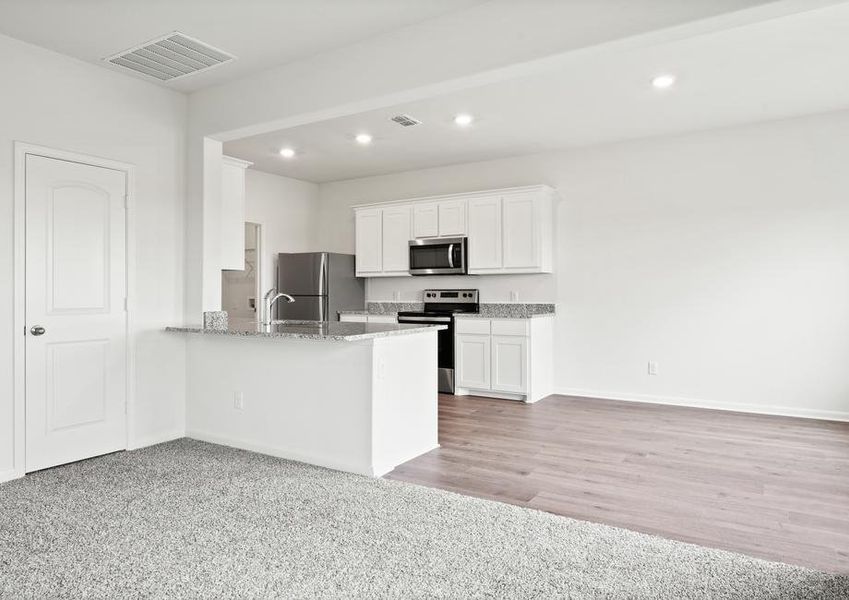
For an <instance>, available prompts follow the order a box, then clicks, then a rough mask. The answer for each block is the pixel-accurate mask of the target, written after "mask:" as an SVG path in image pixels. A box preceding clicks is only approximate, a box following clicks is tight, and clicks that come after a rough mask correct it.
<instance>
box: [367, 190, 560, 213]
mask: <svg viewBox="0 0 849 600" xmlns="http://www.w3.org/2000/svg"><path fill="white" fill-rule="evenodd" d="M517 192H545V193H548V194H551V195H554V194H556V193H557V190H556V189H554V188H553V187H551V186H549V185H545V184H538V185H523V186H519V187H508V188H494V189H490V190H475V191H472V192H459V193H455V194H439V195H437V196H416V197H414V198H399V199H397V200H386V201H382V202H367V203H363V204H355V205H353V206H352V207H351V208H352V209H353V210H360V209H362V208H376V207H378V208H382V207H385V206H393V205H403V204H418V203H420V202H422V203H425V202H438V201H440V200H459V199H468V198H476V197H478V196H492V195H500V194H515V193H517Z"/></svg>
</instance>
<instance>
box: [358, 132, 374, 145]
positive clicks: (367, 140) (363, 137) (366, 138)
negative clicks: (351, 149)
mask: <svg viewBox="0 0 849 600" xmlns="http://www.w3.org/2000/svg"><path fill="white" fill-rule="evenodd" d="M354 139H355V140H357V143H358V144H362V145H363V146H367V145H368V144H371V140H372V137H371V136H370V135H369V134H367V133H360V134H357V137H355V138H354Z"/></svg>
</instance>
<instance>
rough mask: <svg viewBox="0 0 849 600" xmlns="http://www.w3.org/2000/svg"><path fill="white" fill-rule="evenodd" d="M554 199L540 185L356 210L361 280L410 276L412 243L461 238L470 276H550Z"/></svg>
mask: <svg viewBox="0 0 849 600" xmlns="http://www.w3.org/2000/svg"><path fill="white" fill-rule="evenodd" d="M553 197H554V190H552V189H551V188H549V187H546V186H542V185H537V186H528V187H522V188H509V189H502V190H491V191H482V192H472V193H467V194H457V195H455V196H440V197H431V198H422V199H418V200H403V201H397V202H388V203H385V204H369V205H361V206H356V207H354V211H355V213H356V219H355V222H356V227H357V231H356V246H357V275H359V276H361V277H397V276H399V275H408V268H409V240H410V239H415V238H434V237H460V236H466V237H467V238H468V248H469V250H468V268H469V274H471V275H500V274H508V273H551V272H552V271H553V260H552V258H553V222H554V211H553ZM404 238H407V239H404Z"/></svg>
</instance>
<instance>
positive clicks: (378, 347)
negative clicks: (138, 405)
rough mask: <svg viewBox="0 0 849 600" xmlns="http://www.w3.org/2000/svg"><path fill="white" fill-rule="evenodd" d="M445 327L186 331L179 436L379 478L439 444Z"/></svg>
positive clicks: (312, 325) (284, 325)
mask: <svg viewBox="0 0 849 600" xmlns="http://www.w3.org/2000/svg"><path fill="white" fill-rule="evenodd" d="M440 329H442V327H441V326H432V325H425V326H421V325H396V324H382V323H344V322H318V321H279V322H275V323H273V324H271V325H260V324H257V323H253V322H248V323H242V324H239V323H235V324H232V325H230V326H228V327H226V328H222V329H203V328H199V327H198V328H194V327H169V328H168V331H170V332H173V333H175V334H187V335H188V336H189V341H188V343H187V349H186V366H187V369H186V373H187V380H186V435H187V436H188V437H190V438H194V439H198V440H203V441H208V442H213V443H217V444H223V445H227V446H233V447H236V448H242V449H245V450H252V451H256V452H261V453H264V454H270V455H273V456H279V457H282V458H288V459H292V460H297V461H302V462H307V463H311V464H314V465H319V466H324V467H329V468H333V469H338V470H342V471H349V472H352V473H358V474H362V475H369V476H380V475H383V474H385V473H387V472H389V471H391V470H392V469H393V468H394V467H396V466H397V465H399V464H401V463H403V462H406V461H408V460H410V459H412V458H414V457H416V456H418V455H420V454H423V453H425V452H428V451H430V450H433V449H434V448H436V447H437V445H438V442H437V378H436V373H437V332H438V330H440Z"/></svg>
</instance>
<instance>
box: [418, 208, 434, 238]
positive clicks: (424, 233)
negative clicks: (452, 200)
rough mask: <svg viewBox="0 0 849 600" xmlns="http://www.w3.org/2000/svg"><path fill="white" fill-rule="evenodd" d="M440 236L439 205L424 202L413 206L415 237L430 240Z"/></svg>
mask: <svg viewBox="0 0 849 600" xmlns="http://www.w3.org/2000/svg"><path fill="white" fill-rule="evenodd" d="M438 235H439V205H438V204H436V203H435V202H422V203H419V204H414V205H413V237H416V238H428V237H437V236H438Z"/></svg>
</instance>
